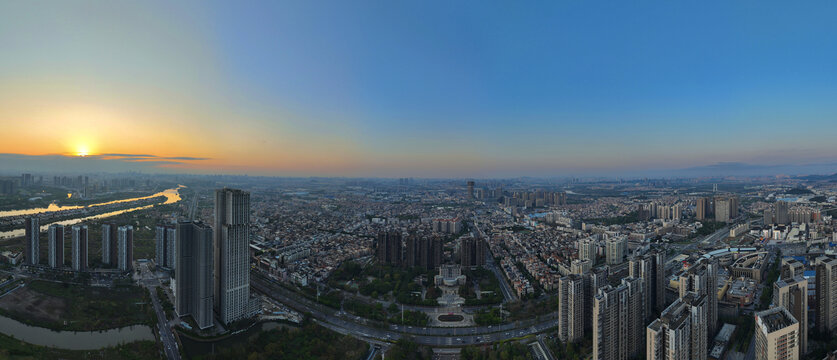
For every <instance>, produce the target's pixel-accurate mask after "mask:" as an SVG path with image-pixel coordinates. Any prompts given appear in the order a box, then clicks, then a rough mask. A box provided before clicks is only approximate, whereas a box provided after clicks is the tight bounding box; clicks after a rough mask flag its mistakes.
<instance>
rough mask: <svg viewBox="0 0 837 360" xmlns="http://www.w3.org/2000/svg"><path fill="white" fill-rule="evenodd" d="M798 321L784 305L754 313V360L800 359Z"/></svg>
mask: <svg viewBox="0 0 837 360" xmlns="http://www.w3.org/2000/svg"><path fill="white" fill-rule="evenodd" d="M798 332H799V322H798V321H796V319H794V318H793V315H791V313H790V312H788V310H787V309H785V308H784V307H781V306H780V307H775V308H772V309H768V310H765V311H762V312H757V313H756V330H755V333H756V334H755V355H756V356H755V358H756V360H798V359H800V355H801V354H800V345H799V334H798Z"/></svg>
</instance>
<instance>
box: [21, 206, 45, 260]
mask: <svg viewBox="0 0 837 360" xmlns="http://www.w3.org/2000/svg"><path fill="white" fill-rule="evenodd" d="M24 226H25V230H24V232H25V238H26V255H25V256H26V263H27V264H29V265H38V263H39V262H40V256H41V255H40V254H41V247H40V240H39V238H40V233H41V225H40V221H39V219H38V218H37V217H34V216H30V217H28V218H26V220H24Z"/></svg>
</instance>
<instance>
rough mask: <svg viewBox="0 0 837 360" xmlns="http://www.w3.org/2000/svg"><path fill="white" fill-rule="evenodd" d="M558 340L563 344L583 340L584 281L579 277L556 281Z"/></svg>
mask: <svg viewBox="0 0 837 360" xmlns="http://www.w3.org/2000/svg"><path fill="white" fill-rule="evenodd" d="M558 338H560V339H561V341H563V342H577V341H581V340H582V339H584V279H583V278H582V277H581V276H580V275H569V276H564V277H562V278H560V279H558Z"/></svg>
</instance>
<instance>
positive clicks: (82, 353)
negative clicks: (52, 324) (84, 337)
mask: <svg viewBox="0 0 837 360" xmlns="http://www.w3.org/2000/svg"><path fill="white" fill-rule="evenodd" d="M7 358H10V359H16V358H26V359H66V360H98V359H102V360H110V359H117V360H119V359H126V360H127V359H161V356H160V350H159V348H158V346H157V343H156V342H154V341H148V340H145V341H135V342H130V343H126V344H122V345H117V346H111V347H105V348H102V349H95V350H66V349H58V348H54V347H47V346H38V345H34V344H30V343H27V342H25V341H21V340H19V339H16V338H13V337H11V336H7V335H4V334H0V359H7Z"/></svg>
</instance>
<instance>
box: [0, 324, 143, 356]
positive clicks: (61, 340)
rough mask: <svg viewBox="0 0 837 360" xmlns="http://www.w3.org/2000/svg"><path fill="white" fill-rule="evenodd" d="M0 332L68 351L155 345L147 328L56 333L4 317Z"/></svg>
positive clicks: (130, 327)
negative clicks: (136, 344) (145, 341)
mask: <svg viewBox="0 0 837 360" xmlns="http://www.w3.org/2000/svg"><path fill="white" fill-rule="evenodd" d="M0 332H2V333H3V334H6V335H9V336H14V337H15V339H18V340H22V341H25V342H28V343H30V344H34V345H40V346H52V347H56V348H60V349H68V350H95V349H101V348H104V347H109V346H116V345H119V344H126V343H129V342H134V341H142V340H149V341H155V338H154V333H153V332H152V330H151V328H150V327H148V326H146V325H132V326H126V327H122V328H118V329H110V330H102V331H55V330H50V329H47V328H42V327H36V326H31V325H26V324H24V323H21V322H18V321H16V320H13V319H9V318H7V317H3V316H0Z"/></svg>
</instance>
